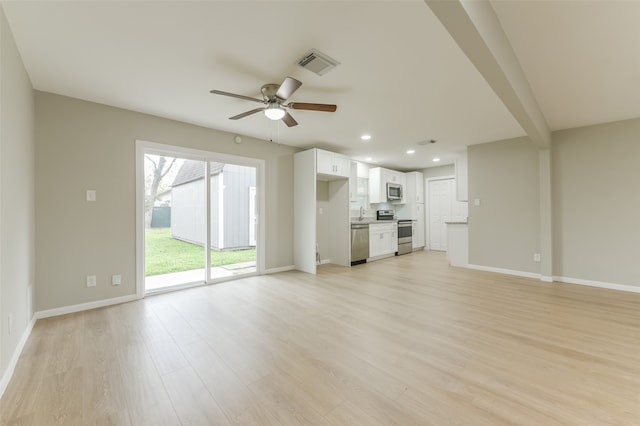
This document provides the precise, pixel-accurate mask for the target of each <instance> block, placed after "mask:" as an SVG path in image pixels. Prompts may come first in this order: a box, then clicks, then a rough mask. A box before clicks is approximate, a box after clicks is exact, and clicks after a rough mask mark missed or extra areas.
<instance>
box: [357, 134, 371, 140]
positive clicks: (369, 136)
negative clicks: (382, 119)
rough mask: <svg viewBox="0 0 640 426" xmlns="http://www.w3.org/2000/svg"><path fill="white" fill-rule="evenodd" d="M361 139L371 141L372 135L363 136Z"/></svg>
mask: <svg viewBox="0 0 640 426" xmlns="http://www.w3.org/2000/svg"><path fill="white" fill-rule="evenodd" d="M360 139H362V140H363V141H368V140H371V135H362V136H360Z"/></svg>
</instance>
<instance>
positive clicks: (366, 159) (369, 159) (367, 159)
mask: <svg viewBox="0 0 640 426" xmlns="http://www.w3.org/2000/svg"><path fill="white" fill-rule="evenodd" d="M371 160H373V158H371V157H367V158H365V159H364V161H371Z"/></svg>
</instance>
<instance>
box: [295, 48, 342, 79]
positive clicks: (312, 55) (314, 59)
mask: <svg viewBox="0 0 640 426" xmlns="http://www.w3.org/2000/svg"><path fill="white" fill-rule="evenodd" d="M298 65H300V66H301V67H302V68H306V69H308V70H309V71H312V72H314V73H316V74H318V75H325V74H326V73H328V72H329V71H330V70H331V69H332V68H334V67H335V66H336V65H340V62H338V61H336V60H335V59H333V58H332V57H330V56H328V55H325V54H324V53H322V52H319V51H318V50H316V49H311V50H310V51H308V52H307V53H305V54H304V56H303V57H302V58H300V60H299V61H298Z"/></svg>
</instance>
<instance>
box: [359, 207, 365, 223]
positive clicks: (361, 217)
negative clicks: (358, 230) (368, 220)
mask: <svg viewBox="0 0 640 426" xmlns="http://www.w3.org/2000/svg"><path fill="white" fill-rule="evenodd" d="M362 219H364V207H362V206H360V217H359V218H358V220H360V221H361V220H362Z"/></svg>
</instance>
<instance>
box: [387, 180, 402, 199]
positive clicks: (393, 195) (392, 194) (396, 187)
mask: <svg viewBox="0 0 640 426" xmlns="http://www.w3.org/2000/svg"><path fill="white" fill-rule="evenodd" d="M401 200H402V185H400V184H399V183H391V182H388V183H387V201H401Z"/></svg>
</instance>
